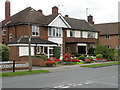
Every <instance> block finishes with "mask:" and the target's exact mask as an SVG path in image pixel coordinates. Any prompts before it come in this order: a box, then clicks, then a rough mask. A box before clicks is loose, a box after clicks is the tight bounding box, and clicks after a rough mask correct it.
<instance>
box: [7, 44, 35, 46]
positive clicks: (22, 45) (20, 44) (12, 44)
mask: <svg viewBox="0 0 120 90" xmlns="http://www.w3.org/2000/svg"><path fill="white" fill-rule="evenodd" d="M28 45H29V44H8V45H7V46H28ZM31 46H36V44H31Z"/></svg>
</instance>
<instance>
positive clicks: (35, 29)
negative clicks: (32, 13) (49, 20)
mask: <svg viewBox="0 0 120 90" xmlns="http://www.w3.org/2000/svg"><path fill="white" fill-rule="evenodd" d="M39 35H40V34H39V26H32V36H39Z"/></svg>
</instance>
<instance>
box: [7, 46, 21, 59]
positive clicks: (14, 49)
mask: <svg viewBox="0 0 120 90" xmlns="http://www.w3.org/2000/svg"><path fill="white" fill-rule="evenodd" d="M9 48H10V60H17V59H18V57H19V47H18V46H9Z"/></svg>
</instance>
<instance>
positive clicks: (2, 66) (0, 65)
mask: <svg viewBox="0 0 120 90" xmlns="http://www.w3.org/2000/svg"><path fill="white" fill-rule="evenodd" d="M13 63H14V62H13V61H5V62H0V70H13V67H15V70H20V69H28V67H29V64H28V62H15V63H14V65H13Z"/></svg>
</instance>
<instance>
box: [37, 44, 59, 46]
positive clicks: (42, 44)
mask: <svg viewBox="0 0 120 90" xmlns="http://www.w3.org/2000/svg"><path fill="white" fill-rule="evenodd" d="M37 46H46V47H49V46H57V45H54V44H52V45H51V44H37Z"/></svg>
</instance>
